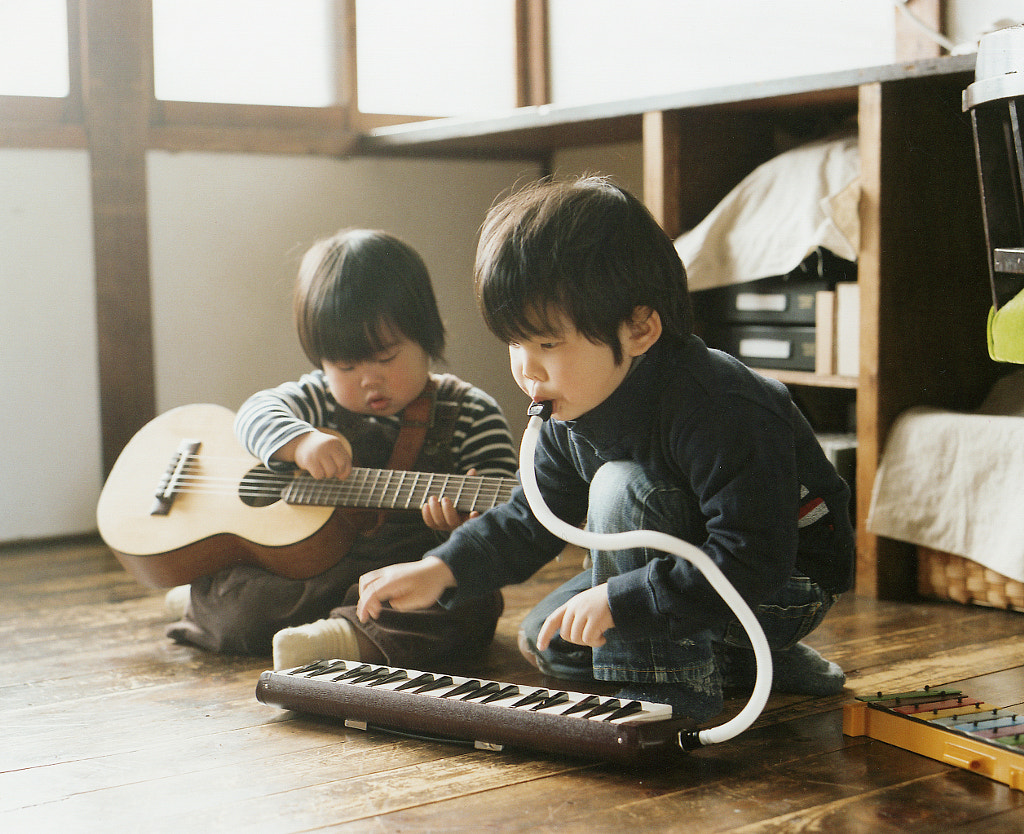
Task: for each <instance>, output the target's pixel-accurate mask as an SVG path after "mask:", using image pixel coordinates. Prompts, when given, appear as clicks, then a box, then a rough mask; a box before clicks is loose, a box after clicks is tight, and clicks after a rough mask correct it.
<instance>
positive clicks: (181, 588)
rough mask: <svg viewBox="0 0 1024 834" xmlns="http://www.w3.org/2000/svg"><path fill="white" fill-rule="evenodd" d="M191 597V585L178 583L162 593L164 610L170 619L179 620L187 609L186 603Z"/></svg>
mask: <svg viewBox="0 0 1024 834" xmlns="http://www.w3.org/2000/svg"><path fill="white" fill-rule="evenodd" d="M191 599H192V586H191V585H178V586H177V587H174V588H171V590H169V591H168V592H167V593H166V594H165V595H164V610H165V611H167V613H168V614H169V615H170V617H171V618H172V619H175V620H180V619H181V618H182V617H184V616H185V612H186V611H187V610H188V603H189V601H190V600H191Z"/></svg>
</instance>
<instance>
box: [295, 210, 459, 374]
mask: <svg viewBox="0 0 1024 834" xmlns="http://www.w3.org/2000/svg"><path fill="white" fill-rule="evenodd" d="M294 307H295V324H296V328H297V329H298V333H299V342H300V344H301V345H302V349H303V351H305V353H306V356H307V357H309V361H310V362H312V363H313V364H314V365H316V366H318V367H319V366H320V365H321V364H322V362H323V361H324V360H327V361H344V362H359V361H363V360H365V359H369V358H371V357H373V356H374V355H376V354H378V353H380V352H381V351H384V350H387V349H388V348H390V347H391V345H390V344H389V342H390V338H389V337H390V336H392V335H394V336H405V337H406V338H408V339H410V340H411V341H413V342H416V343H417V344H419V345H420V347H422V348H423V350H424V351H425V352H426V353H427V355H428V356H430V357H431V358H432V359H434V360H441V359H442V358H443V357H444V347H445V332H444V325H443V324H442V322H441V315H440V313H439V312H438V310H437V301H436V299H435V297H434V289H433V286H432V285H431V283H430V274H429V273H428V272H427V267H426V264H424V263H423V259H422V258H421V257H420V256H419V255H418V254H417V253H416V251H415V250H414V249H412V247H410V246H409V245H408V244H406V243H404V242H402V241H401V240H399V239H398V238H396V237H393V236H391V235H389V234H387V233H386V232H380V231H375V230H370V229H348V230H342V231H340V232H338V233H337V234H335V235H332V236H331V237H329V238H326V239H324V240H321V241H318V242H317V243H315V244H313V246H312V247H310V249H309V251H308V252H306V254H305V255H304V256H303V258H302V263H301V265H300V266H299V276H298V280H297V282H296V284H295V296H294Z"/></svg>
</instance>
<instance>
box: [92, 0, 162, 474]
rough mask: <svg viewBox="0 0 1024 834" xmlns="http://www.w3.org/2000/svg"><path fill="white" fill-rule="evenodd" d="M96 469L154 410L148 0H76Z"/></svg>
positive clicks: (113, 455)
mask: <svg viewBox="0 0 1024 834" xmlns="http://www.w3.org/2000/svg"><path fill="white" fill-rule="evenodd" d="M79 12H80V16H79V21H78V22H79V25H80V32H81V41H80V49H81V57H82V62H81V67H82V69H81V77H80V79H79V83H80V84H81V91H82V101H83V107H84V114H85V119H84V120H85V131H86V139H87V144H88V150H89V158H90V180H91V187H92V207H93V246H94V249H95V257H94V262H95V269H96V320H97V331H98V351H99V376H100V379H99V383H100V421H101V434H102V444H103V445H102V451H103V465H104V472H109V471H110V469H111V467H112V466H113V464H114V461H115V460H116V458H117V455H118V454H119V453H120V452H121V449H123V448H124V446H125V444H126V443H127V442H128V441H129V440H130V439H131V437H132V435H133V434H134V433H135V431H136V430H137V429H138V428H139V427H140V426H142V425H143V424H144V423H146V422H147V421H148V420H150V419H151V418H152V417H153V416H154V414H155V411H156V395H155V387H156V386H155V378H154V363H153V328H152V311H151V309H150V286H149V234H148V219H147V208H146V159H145V151H146V143H147V141H148V137H149V111H150V104H151V102H152V100H153V70H152V67H153V54H152V36H151V32H152V19H151V10H150V3H149V2H148V0H80V9H79Z"/></svg>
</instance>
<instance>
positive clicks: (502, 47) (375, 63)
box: [356, 0, 516, 116]
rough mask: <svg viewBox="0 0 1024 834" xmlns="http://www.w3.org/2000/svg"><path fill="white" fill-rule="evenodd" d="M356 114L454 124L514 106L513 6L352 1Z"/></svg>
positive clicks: (476, 0) (499, 0) (466, 0)
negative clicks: (455, 118)
mask: <svg viewBox="0 0 1024 834" xmlns="http://www.w3.org/2000/svg"><path fill="white" fill-rule="evenodd" d="M356 27H357V36H356V42H357V56H358V70H357V76H358V84H359V109H360V110H361V111H362V112H363V113H394V114H401V115H422V116H456V115H465V114H470V113H474V114H478V113H486V112H491V111H494V110H507V109H508V108H510V107H514V106H515V103H516V88H515V78H516V72H515V16H514V4H513V2H512V0H358V2H357V3H356Z"/></svg>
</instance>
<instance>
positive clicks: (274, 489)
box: [238, 465, 282, 507]
mask: <svg viewBox="0 0 1024 834" xmlns="http://www.w3.org/2000/svg"><path fill="white" fill-rule="evenodd" d="M281 489H282V476H281V475H279V474H278V473H276V472H273V471H271V470H270V469H267V467H265V466H262V465H260V466H256V467H254V468H252V469H250V470H249V471H248V472H246V473H245V477H244V478H242V481H241V483H239V485H238V497H239V499H241V501H242V503H243V504H245V505H246V506H247V507H269V506H271V505H272V504H276V503H277V502H278V501H280V500H281Z"/></svg>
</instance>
